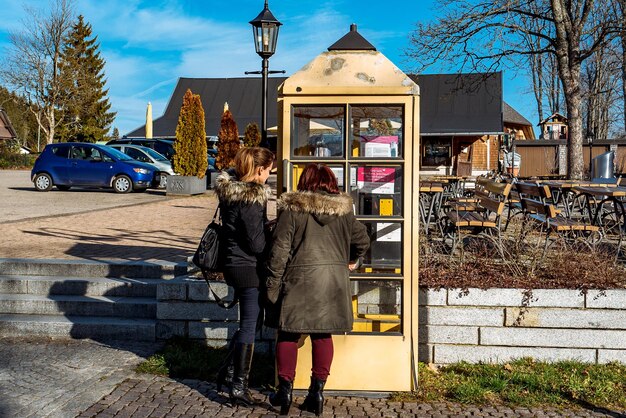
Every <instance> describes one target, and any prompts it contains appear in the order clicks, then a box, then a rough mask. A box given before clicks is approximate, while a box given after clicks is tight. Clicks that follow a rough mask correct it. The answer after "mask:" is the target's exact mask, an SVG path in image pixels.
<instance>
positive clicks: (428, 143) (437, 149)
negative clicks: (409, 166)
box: [422, 137, 452, 167]
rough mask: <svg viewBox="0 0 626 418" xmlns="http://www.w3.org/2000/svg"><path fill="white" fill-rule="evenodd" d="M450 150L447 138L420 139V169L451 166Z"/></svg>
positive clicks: (449, 139)
mask: <svg viewBox="0 0 626 418" xmlns="http://www.w3.org/2000/svg"><path fill="white" fill-rule="evenodd" d="M451 149H452V139H451V138H449V137H422V150H423V151H422V167H437V166H441V165H447V166H449V165H452V160H451V156H452V152H451Z"/></svg>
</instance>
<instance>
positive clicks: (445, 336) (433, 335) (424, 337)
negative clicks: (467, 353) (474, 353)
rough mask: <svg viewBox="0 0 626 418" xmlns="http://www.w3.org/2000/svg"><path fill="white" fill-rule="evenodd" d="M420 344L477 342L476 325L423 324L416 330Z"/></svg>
mask: <svg viewBox="0 0 626 418" xmlns="http://www.w3.org/2000/svg"><path fill="white" fill-rule="evenodd" d="M418 341H419V343H420V344H478V327H457V326H440V325H433V326H423V327H420V329H419V331H418Z"/></svg>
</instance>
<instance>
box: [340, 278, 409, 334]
mask: <svg viewBox="0 0 626 418" xmlns="http://www.w3.org/2000/svg"><path fill="white" fill-rule="evenodd" d="M350 284H351V287H352V314H353V315H354V324H353V326H352V332H369V333H373V332H375V333H378V332H380V333H400V332H402V281H401V280H353V281H351V282H350Z"/></svg>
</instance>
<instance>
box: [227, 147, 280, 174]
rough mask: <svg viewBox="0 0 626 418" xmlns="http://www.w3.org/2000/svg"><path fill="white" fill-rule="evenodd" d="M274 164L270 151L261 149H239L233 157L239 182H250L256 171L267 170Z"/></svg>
mask: <svg viewBox="0 0 626 418" xmlns="http://www.w3.org/2000/svg"><path fill="white" fill-rule="evenodd" d="M273 163H274V154H273V153H272V151H270V150H268V149H267V148H263V147H244V148H239V151H237V154H236V155H235V172H236V173H237V177H239V180H241V181H252V179H253V178H254V176H255V174H256V169H257V168H259V167H261V168H267V167H269V166H271V165H272V164H273Z"/></svg>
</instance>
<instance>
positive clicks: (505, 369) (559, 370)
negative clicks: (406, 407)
mask: <svg viewBox="0 0 626 418" xmlns="http://www.w3.org/2000/svg"><path fill="white" fill-rule="evenodd" d="M418 373H419V387H418V390H417V391H416V392H412V393H407V392H399V393H394V394H393V395H392V396H391V399H392V400H397V401H407V400H413V401H415V400H417V401H419V402H436V401H452V402H460V403H464V404H478V405H480V404H490V405H509V406H523V407H542V406H553V407H572V406H586V405H593V406H596V407H602V408H607V409H614V410H618V411H625V410H626V365H623V364H619V363H609V364H602V365H593V364H586V363H578V362H571V361H568V362H559V363H540V362H536V361H533V360H532V359H521V360H517V361H514V362H511V363H508V364H505V365H492V364H468V363H457V364H453V365H450V366H445V367H442V368H439V369H436V368H432V367H429V366H427V365H426V364H424V363H420V364H419V370H418Z"/></svg>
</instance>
